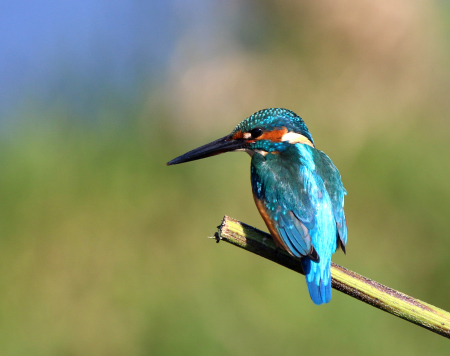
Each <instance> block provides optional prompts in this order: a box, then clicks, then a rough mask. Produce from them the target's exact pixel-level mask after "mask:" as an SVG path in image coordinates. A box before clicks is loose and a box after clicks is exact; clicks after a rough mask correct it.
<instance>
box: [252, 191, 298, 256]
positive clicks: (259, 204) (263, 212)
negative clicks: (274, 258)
mask: <svg viewBox="0 0 450 356" xmlns="http://www.w3.org/2000/svg"><path fill="white" fill-rule="evenodd" d="M253 199H254V200H255V204H256V207H257V208H258V211H259V213H260V214H261V217H262V218H263V220H264V222H265V223H266V226H267V228H268V229H269V231H270V234H271V235H272V237H273V239H274V241H275V243H276V244H277V246H279V247H281V248H283V249H284V250H286V251H287V252H288V253H289V254H291V255H292V253H291V251H289V249H288V248H287V247H286V245H285V244H284V243H283V240H282V239H281V237H280V235H279V234H278V232H277V230H276V229H275V225H274V223H273V221H272V219H271V218H270V216H269V214H268V213H267V210H266V206H265V204H264V202H263V201H262V200H259V199H258V198H257V197H256V196H255V194H254V193H253Z"/></svg>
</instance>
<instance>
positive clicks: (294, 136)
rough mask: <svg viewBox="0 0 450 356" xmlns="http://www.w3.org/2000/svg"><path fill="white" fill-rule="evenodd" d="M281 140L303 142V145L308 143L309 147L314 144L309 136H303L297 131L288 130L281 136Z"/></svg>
mask: <svg viewBox="0 0 450 356" xmlns="http://www.w3.org/2000/svg"><path fill="white" fill-rule="evenodd" d="M281 141H287V142H289V143H292V144H294V143H303V144H305V145H309V146H311V147H314V145H313V144H312V142H311V141H310V140H309V138H307V137H306V136H303V135H301V134H299V133H296V132H288V133H285V134H284V135H283V136H282V137H281Z"/></svg>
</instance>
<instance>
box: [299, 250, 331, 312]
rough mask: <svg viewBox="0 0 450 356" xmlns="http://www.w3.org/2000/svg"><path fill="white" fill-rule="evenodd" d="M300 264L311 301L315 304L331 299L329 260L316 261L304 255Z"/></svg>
mask: <svg viewBox="0 0 450 356" xmlns="http://www.w3.org/2000/svg"><path fill="white" fill-rule="evenodd" d="M302 264H303V269H304V271H305V277H306V284H307V286H308V291H309V295H310V296H311V299H312V301H313V302H314V304H317V305H320V304H323V303H328V302H329V301H330V299H331V273H330V264H331V261H330V260H328V261H323V262H322V261H320V262H319V263H316V262H313V261H311V260H310V259H309V258H308V257H305V258H302Z"/></svg>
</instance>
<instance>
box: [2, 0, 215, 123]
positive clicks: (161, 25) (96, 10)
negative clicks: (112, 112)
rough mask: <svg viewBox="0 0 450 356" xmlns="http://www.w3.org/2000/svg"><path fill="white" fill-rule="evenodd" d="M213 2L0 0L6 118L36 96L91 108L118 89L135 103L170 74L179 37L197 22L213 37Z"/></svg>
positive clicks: (3, 101) (126, 98)
mask: <svg viewBox="0 0 450 356" xmlns="http://www.w3.org/2000/svg"><path fill="white" fill-rule="evenodd" d="M208 4H212V2H210V1H204V0H195V1H190V2H188V3H186V4H183V2H179V1H174V0H169V1H166V0H162V1H161V0H155V1H138V0H116V1H113V2H110V1H105V0H77V1H73V0H72V1H56V0H42V1H39V2H33V1H26V0H18V1H17V0H15V1H11V0H4V1H2V2H0V82H1V83H2V85H1V86H0V116H3V118H5V117H6V116H8V115H7V114H8V112H11V110H15V109H16V108H17V107H18V106H20V105H21V104H23V101H24V100H28V99H33V100H36V101H40V102H44V103H45V102H47V103H49V104H51V102H53V101H54V100H56V99H61V98H64V99H63V100H64V101H65V103H66V104H72V105H74V106H75V107H83V106H84V107H85V108H90V107H92V106H95V105H96V103H97V101H98V100H99V97H101V96H102V95H103V94H104V93H105V91H110V92H119V93H120V96H121V97H122V98H123V99H124V100H129V101H130V102H131V101H132V100H133V97H135V96H136V95H137V94H138V93H139V92H140V90H142V89H147V88H148V87H150V86H152V85H155V84H156V83H157V82H158V80H161V79H162V78H163V77H164V75H165V72H166V70H167V66H168V61H169V58H170V56H171V55H172V54H173V51H174V48H175V45H176V40H177V38H178V37H179V36H181V35H182V34H183V32H184V31H186V30H187V28H188V27H189V26H192V24H196V25H195V26H196V27H197V29H198V34H200V35H201V33H202V32H203V33H204V34H205V39H207V38H206V37H207V33H208V31H211V28H210V27H209V30H208V31H203V30H202V27H203V28H208V21H207V20H205V19H208V18H211V16H210V14H209V13H210V8H208ZM197 20H199V21H197ZM199 24H203V25H200V26H199ZM205 26H206V27H205ZM205 43H206V42H205Z"/></svg>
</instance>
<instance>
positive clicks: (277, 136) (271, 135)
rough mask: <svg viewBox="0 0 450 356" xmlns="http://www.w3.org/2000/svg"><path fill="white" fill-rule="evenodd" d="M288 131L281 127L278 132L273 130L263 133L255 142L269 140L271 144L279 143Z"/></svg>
mask: <svg viewBox="0 0 450 356" xmlns="http://www.w3.org/2000/svg"><path fill="white" fill-rule="evenodd" d="M287 132H288V130H287V128H286V127H284V126H283V127H282V128H281V129H280V130H273V131H268V132H264V133H263V134H262V135H261V136H259V137H258V138H257V140H269V141H272V142H281V138H282V137H283V136H284V135H285V134H287Z"/></svg>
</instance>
